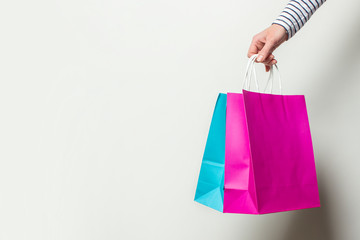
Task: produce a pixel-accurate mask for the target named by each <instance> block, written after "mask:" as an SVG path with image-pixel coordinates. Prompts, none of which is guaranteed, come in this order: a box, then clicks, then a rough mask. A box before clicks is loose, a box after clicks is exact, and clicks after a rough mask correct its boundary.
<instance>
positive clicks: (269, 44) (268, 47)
mask: <svg viewBox="0 0 360 240" xmlns="http://www.w3.org/2000/svg"><path fill="white" fill-rule="evenodd" d="M273 50H274V43H273V41H269V40H268V41H266V43H265V45H264V47H263V48H262V49H261V51H260V52H259V56H258V57H257V58H256V60H257V61H258V62H263V61H264V60H265V59H266V58H268V57H269V55H270V54H271V53H272V52H273Z"/></svg>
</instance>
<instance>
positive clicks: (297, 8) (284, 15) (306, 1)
mask: <svg viewBox="0 0 360 240" xmlns="http://www.w3.org/2000/svg"><path fill="white" fill-rule="evenodd" d="M325 1H326V0H291V1H289V3H288V4H287V5H286V7H285V8H284V10H283V11H282V12H281V13H280V15H279V17H278V18H277V19H276V20H275V21H274V22H273V24H278V25H281V26H282V27H284V28H285V30H286V32H287V34H288V39H290V38H291V37H292V36H294V35H295V33H296V32H297V31H299V30H300V28H302V27H303V26H304V24H305V23H306V22H307V21H308V20H309V19H310V17H311V16H312V15H313V14H314V13H315V11H316V10H317V9H318V8H319V7H320V6H321V5H322V4H323V3H324V2H325Z"/></svg>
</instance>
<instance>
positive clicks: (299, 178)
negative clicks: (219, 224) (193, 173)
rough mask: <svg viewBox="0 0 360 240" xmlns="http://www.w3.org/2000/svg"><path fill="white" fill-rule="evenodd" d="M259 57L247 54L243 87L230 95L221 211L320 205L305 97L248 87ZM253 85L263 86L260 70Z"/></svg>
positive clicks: (258, 211) (252, 211)
mask: <svg viewBox="0 0 360 240" xmlns="http://www.w3.org/2000/svg"><path fill="white" fill-rule="evenodd" d="M255 59H256V55H255V56H253V57H252V58H251V59H250V60H249V63H248V67H247V71H246V76H245V81H244V90H243V93H242V94H239V93H228V94H227V96H226V98H227V99H226V102H227V106H226V132H225V168H224V177H225V178H224V193H223V196H224V199H223V209H222V212H227V213H246V214H265V213H273V212H281V211H289V210H296V209H303V208H313V207H319V206H320V200H319V193H318V185H317V179H316V169H315V161H314V154H313V148H312V142H311V134H310V127H309V121H308V116H307V111H306V103H305V98H304V96H303V95H281V94H266V93H260V92H259V91H257V92H252V91H248V90H245V89H246V88H248V89H249V88H250V83H251V74H250V73H251V72H254V75H255V70H254V67H253V66H254V61H255ZM275 69H277V67H276V68H275ZM273 71H274V70H273V68H271V71H270V77H269V79H271V81H270V83H271V89H272V84H273V81H274V78H273ZM279 80H280V79H279ZM268 83H269V81H268ZM279 83H281V81H279ZM247 84H248V86H247V87H246V85H247ZM255 85H256V87H257V89H259V87H258V83H257V80H256V76H255ZM280 90H281V85H280ZM199 180H200V179H199ZM199 182H200V181H199ZM217 210H219V211H221V209H217Z"/></svg>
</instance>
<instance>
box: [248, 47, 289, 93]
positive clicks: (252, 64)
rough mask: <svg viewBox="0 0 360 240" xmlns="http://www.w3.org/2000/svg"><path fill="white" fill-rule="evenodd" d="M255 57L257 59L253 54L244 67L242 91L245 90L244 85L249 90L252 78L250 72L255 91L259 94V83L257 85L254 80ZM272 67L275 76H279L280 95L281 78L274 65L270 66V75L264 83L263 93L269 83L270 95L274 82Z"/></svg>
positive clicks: (280, 88)
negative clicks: (275, 72) (275, 73)
mask: <svg viewBox="0 0 360 240" xmlns="http://www.w3.org/2000/svg"><path fill="white" fill-rule="evenodd" d="M257 57H258V54H254V55H252V56H251V57H250V58H249V61H248V63H247V66H246V72H245V77H244V82H243V89H246V84H247V85H248V86H247V89H249V90H250V84H251V78H252V72H253V74H254V79H255V86H256V90H257V91H258V92H260V90H259V83H258V81H257V79H256V71H255V60H256V58H257ZM274 66H275V68H276V71H277V74H278V76H279V90H280V94H281V92H282V84H281V77H280V72H279V68H278V66H277V65H276V64H274V65H272V66H271V67H270V73H269V77H268V80H267V82H266V86H265V89H264V92H265V91H266V89H267V87H268V85H269V82H270V93H272V90H273V82H274Z"/></svg>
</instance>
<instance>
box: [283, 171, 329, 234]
mask: <svg viewBox="0 0 360 240" xmlns="http://www.w3.org/2000/svg"><path fill="white" fill-rule="evenodd" d="M325 181H326V180H325V178H324V176H323V177H321V178H319V176H318V184H319V191H320V193H319V194H320V202H321V207H320V208H311V209H303V210H298V211H294V212H293V215H292V216H291V219H290V222H289V225H288V227H287V229H286V230H285V233H284V235H283V237H282V238H280V239H281V240H335V237H334V232H333V226H332V221H331V216H332V213H331V206H330V205H329V201H328V195H327V187H328V186H326V185H325V184H324V183H325Z"/></svg>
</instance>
